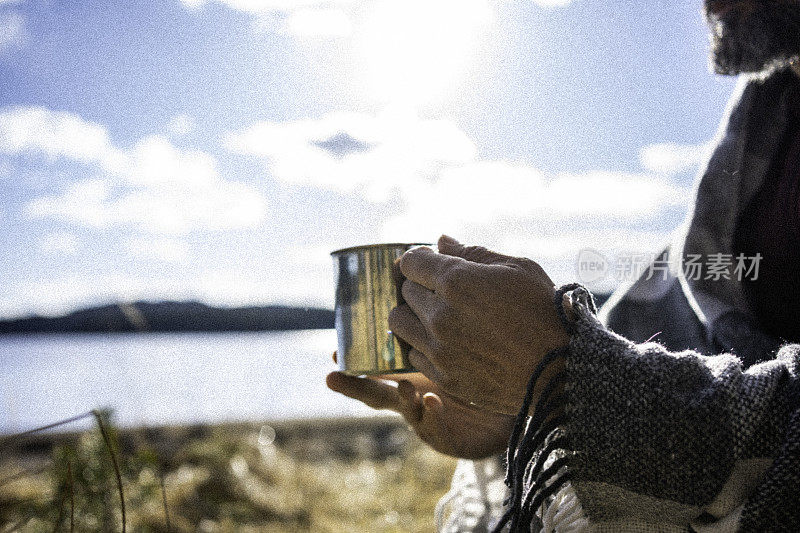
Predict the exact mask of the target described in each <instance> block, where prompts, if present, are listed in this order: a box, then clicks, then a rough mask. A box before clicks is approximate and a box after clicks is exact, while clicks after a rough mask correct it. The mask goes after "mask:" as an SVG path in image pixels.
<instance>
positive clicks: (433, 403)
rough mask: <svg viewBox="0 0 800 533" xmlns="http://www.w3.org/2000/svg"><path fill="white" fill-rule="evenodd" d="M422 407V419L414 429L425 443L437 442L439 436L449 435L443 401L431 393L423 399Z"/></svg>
mask: <svg viewBox="0 0 800 533" xmlns="http://www.w3.org/2000/svg"><path fill="white" fill-rule="evenodd" d="M422 405H423V411H422V418H421V420H420V422H419V423H418V424H417V425H416V426H415V427H414V429H415V431H416V432H417V434H418V435H419V436H420V438H422V440H423V441H425V442H435V441H436V440H437V438H438V437H439V436H442V435H446V434H447V428H446V427H445V426H446V421H445V418H446V417H445V413H444V410H443V407H444V406H443V404H442V399H441V398H440V397H439V396H438V395H437V394H435V393H433V392H429V393H427V394H425V395H424V396H423V397H422Z"/></svg>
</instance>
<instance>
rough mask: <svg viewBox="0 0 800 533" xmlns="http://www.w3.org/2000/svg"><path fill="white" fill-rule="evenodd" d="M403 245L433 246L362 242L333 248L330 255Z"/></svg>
mask: <svg viewBox="0 0 800 533" xmlns="http://www.w3.org/2000/svg"><path fill="white" fill-rule="evenodd" d="M403 246H433V243H430V242H386V243H377V244H362V245H360V246H349V247H347V248H340V249H339V250H334V251H332V252H331V255H337V254H343V253H349V252H358V251H361V250H369V249H372V248H399V247H403Z"/></svg>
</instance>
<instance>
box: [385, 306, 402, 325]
mask: <svg viewBox="0 0 800 533" xmlns="http://www.w3.org/2000/svg"><path fill="white" fill-rule="evenodd" d="M402 316H403V312H402V311H401V310H400V307H395V308H393V309H392V310H391V311H389V317H388V319H387V322H388V323H389V329H394V328H395V327H396V326H398V325H399V324H400V323H401V322H402Z"/></svg>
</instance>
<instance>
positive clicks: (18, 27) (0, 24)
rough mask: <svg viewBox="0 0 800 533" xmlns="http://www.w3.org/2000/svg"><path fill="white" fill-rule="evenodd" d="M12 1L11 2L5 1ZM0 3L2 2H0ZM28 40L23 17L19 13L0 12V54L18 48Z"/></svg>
mask: <svg viewBox="0 0 800 533" xmlns="http://www.w3.org/2000/svg"><path fill="white" fill-rule="evenodd" d="M5 3H12V2H5ZM0 4H2V2H0ZM27 40H28V31H27V29H26V23H25V17H23V16H22V15H21V14H19V13H15V12H11V13H0V55H2V54H3V53H5V52H7V51H9V50H12V49H14V48H19V47H21V46H22V45H24V44H25V42H26V41H27Z"/></svg>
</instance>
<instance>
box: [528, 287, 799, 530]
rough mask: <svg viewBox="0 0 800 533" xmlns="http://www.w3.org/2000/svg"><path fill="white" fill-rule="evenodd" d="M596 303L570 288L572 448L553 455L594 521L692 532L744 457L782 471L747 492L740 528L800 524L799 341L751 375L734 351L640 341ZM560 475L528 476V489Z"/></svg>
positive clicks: (567, 441)
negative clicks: (703, 351) (619, 330)
mask: <svg viewBox="0 0 800 533" xmlns="http://www.w3.org/2000/svg"><path fill="white" fill-rule="evenodd" d="M588 298H589V294H588V292H587V291H586V290H585V289H583V288H577V289H575V290H573V291H571V293H570V299H571V302H572V304H573V309H574V310H576V311H577V315H578V318H577V320H576V321H574V322H573V323H572V325H571V327H572V335H571V341H570V344H569V348H568V350H567V351H566V353H565V355H564V357H565V360H566V374H567V393H566V403H565V408H564V421H563V423H561V424H560V426H559V427H558V428H555V429H553V431H552V435H554V436H558V437H559V438H561V439H562V443H563V444H562V446H559V447H558V449H556V450H548V451H545V452H544V453H545V454H557V455H558V456H559V457H563V458H564V463H565V469H564V470H565V472H566V473H567V474H568V478H569V482H570V483H571V485H572V487H573V488H574V490H575V492H576V493H577V495H578V498H579V500H580V502H581V505H582V507H583V510H584V512H585V513H586V516H587V517H588V519H589V521H590V523H592V524H594V525H596V526H598V528H600V529H602V525H603V524H606V525H612V524H614V523H631V522H632V521H634V522H637V523H640V524H642V527H645V528H651V529H652V530H658V529H659V528H660V529H663V530H684V531H688V530H689V523H690V522H691V521H693V520H696V519H698V518H699V517H700V516H701V515H702V514H703V513H704V508H706V507H708V506H709V505H710V504H711V503H712V502H713V501H714V500H715V498H717V496H718V495H719V494H720V492H721V491H722V490H723V487H724V486H725V484H726V482H727V481H728V480H729V478H730V477H731V474H732V472H733V470H734V467H735V466H736V465H737V464H741V463H742V462H744V461H747V460H753V459H759V458H763V459H768V460H769V462H771V463H772V466H771V467H770V468H769V470H768V471H767V473H766V474H765V475H764V477H763V480H761V481H760V483H759V484H758V486H757V488H756V489H755V490H754V491H753V492H752V494H751V495H750V496H749V498H748V499H747V503H746V505H745V508H744V511H743V513H742V516H741V521H740V530H742V531H800V515H798V503H800V502H798V497H800V492H798V490H800V456H799V455H798V449H800V410H799V409H798V408H799V407H800V405H798V396H797V393H798V387H800V345H787V346H784V347H782V348H781V349H780V351H779V352H778V354H777V357H776V358H775V359H774V360H772V361H767V362H764V363H761V364H759V365H755V366H752V367H750V368H749V369H748V370H746V371H745V370H743V368H742V364H741V361H740V360H739V359H738V358H737V357H736V356H733V355H730V354H722V355H717V356H703V355H700V354H698V353H697V352H693V351H683V352H677V353H675V352H669V351H668V350H667V349H666V348H665V347H663V346H662V345H660V344H656V343H648V344H636V343H633V342H631V341H629V340H628V339H626V338H623V337H621V336H619V335H617V334H615V333H612V332H610V331H609V330H608V329H606V327H605V326H603V325H602V324H601V323H600V321H599V320H598V319H597V318H596V317H595V316H594V314H593V313H592V312H591V311H590V305H589V303H588ZM538 418H541V417H538ZM533 419H537V414H536V413H535V412H534V414H533ZM531 429H535V428H529V430H528V432H527V433H526V437H525V438H530V436H531V435H534V434H535V431H531ZM545 442H546V441H545ZM523 445H524V443H523V444H521V446H523ZM544 445H545V444H544V443H543V444H542V446H543V447H544ZM541 455H542V454H541V453H538V454H535V455H534V456H533V458H532V460H531V463H533V462H541V461H542V459H543V458H542V457H541ZM526 472H527V469H526ZM517 475H521V474H517ZM552 479H553V478H552V477H549V476H548V475H547V474H545V475H544V476H543V477H541V476H540V477H539V479H538V480H537V479H535V478H532V477H530V476H529V477H527V479H525V480H524V483H525V485H526V486H525V490H524V491H523V492H524V493H528V494H530V493H536V492H540V491H543V490H545V489H547V482H548V481H551V482H552ZM527 518H528V519H531V518H532V517H531V516H528V517H527ZM530 528H531V522H530V521H529V522H528V523H527V524H518V525H517V527H516V529H519V530H525V531H530ZM610 529H611V530H613V527H610Z"/></svg>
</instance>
